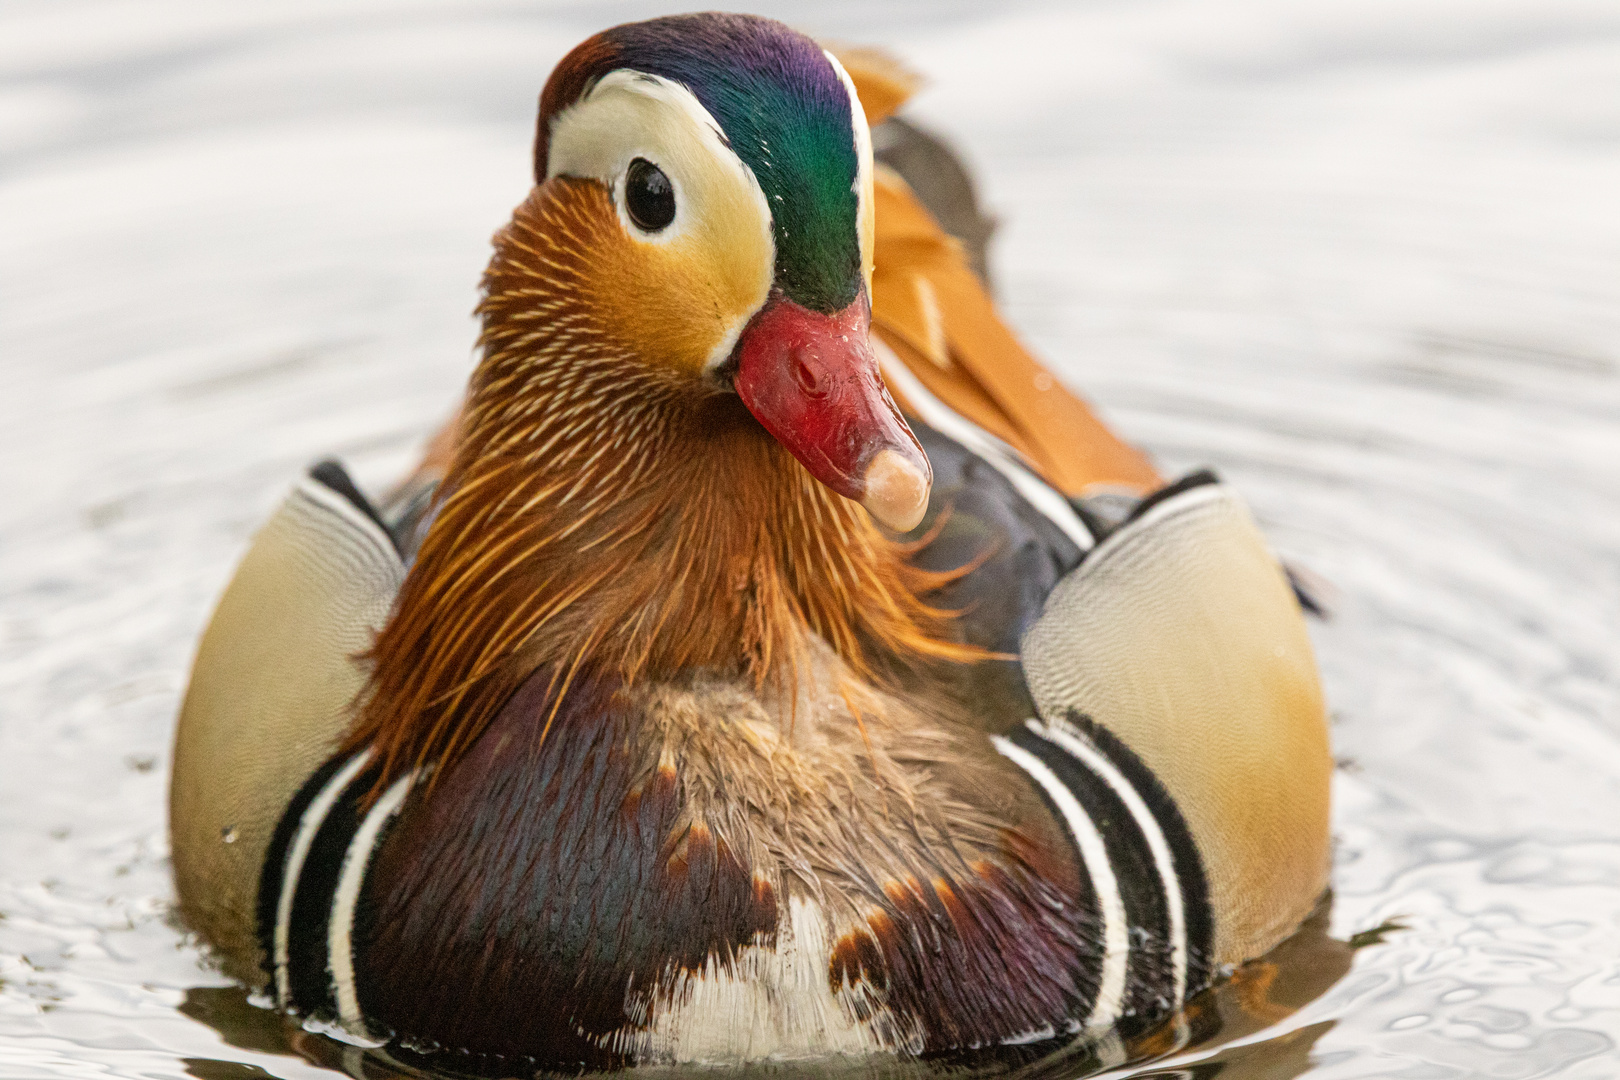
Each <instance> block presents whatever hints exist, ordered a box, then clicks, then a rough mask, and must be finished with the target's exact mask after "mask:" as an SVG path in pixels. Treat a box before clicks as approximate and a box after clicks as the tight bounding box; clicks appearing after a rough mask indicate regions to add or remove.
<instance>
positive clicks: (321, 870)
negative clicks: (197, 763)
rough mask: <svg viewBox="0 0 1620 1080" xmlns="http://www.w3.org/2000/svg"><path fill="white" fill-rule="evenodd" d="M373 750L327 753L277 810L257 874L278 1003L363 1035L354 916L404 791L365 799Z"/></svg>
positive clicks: (407, 782)
mask: <svg viewBox="0 0 1620 1080" xmlns="http://www.w3.org/2000/svg"><path fill="white" fill-rule="evenodd" d="M377 776H378V769H377V767H376V766H375V765H374V764H373V763H372V755H371V751H370V750H363V751H361V752H360V753H358V754H355V755H353V756H351V757H348V758H334V759H333V760H332V761H329V762H327V763H326V765H324V766H322V767H321V768H320V769H319V770H318V771H316V773H315V774H314V775H313V776H311V777H310V778H309V780H308V781H307V782H306V783H305V784H304V786H303V787H302V788H300V789H299V792H298V794H297V795H295V796H294V797H293V800H292V802H290V803H289V804H288V806H287V810H286V812H285V813H284V814H283V815H282V818H281V822H280V824H279V825H277V827H276V832H275V835H274V836H273V837H272V838H271V842H270V848H269V850H268V852H267V853H266V855H265V863H264V870H263V871H262V873H261V875H260V880H259V903H258V914H259V934H260V939H261V942H262V944H263V946H264V950H265V955H266V957H268V960H269V964H270V974H271V979H272V988H273V990H274V992H275V995H276V1003H277V1004H278V1005H279V1006H281V1007H282V1008H284V1009H292V1010H295V1011H297V1012H299V1013H302V1014H304V1015H306V1016H315V1017H320V1018H322V1019H331V1020H336V1021H337V1022H338V1023H339V1024H340V1025H341V1026H342V1027H343V1029H344V1030H345V1031H347V1032H348V1033H349V1034H350V1035H352V1036H356V1037H359V1038H367V1037H369V1036H370V1034H371V1033H370V1032H369V1031H368V1030H367V1027H366V1022H365V1017H364V1016H363V1015H362V1013H361V1010H360V1005H359V1001H358V997H357V995H356V992H355V985H354V940H353V938H354V919H355V907H356V904H357V902H358V900H359V897H360V890H361V888H362V886H363V885H364V884H365V877H366V871H367V869H368V868H369V867H370V865H371V858H372V855H373V854H374V853H375V852H376V850H377V846H378V844H379V843H380V842H381V840H382V838H383V836H384V834H385V833H386V832H387V828H388V825H389V824H390V823H391V822H392V821H393V818H394V816H395V815H396V814H397V813H398V812H399V808H400V805H401V804H402V803H403V802H404V801H405V796H406V795H408V794H410V789H411V786H412V785H413V784H414V782H415V780H416V774H415V773H411V774H408V775H406V776H404V777H401V778H400V779H399V780H396V781H395V782H394V783H393V784H392V785H390V786H389V787H388V789H387V790H386V791H384V792H383V793H382V795H381V796H379V797H378V798H377V799H376V800H375V801H374V802H372V803H371V804H370V806H369V807H368V806H366V805H365V803H366V797H367V795H369V794H370V792H371V791H372V789H373V787H374V785H375V784H376V782H377Z"/></svg>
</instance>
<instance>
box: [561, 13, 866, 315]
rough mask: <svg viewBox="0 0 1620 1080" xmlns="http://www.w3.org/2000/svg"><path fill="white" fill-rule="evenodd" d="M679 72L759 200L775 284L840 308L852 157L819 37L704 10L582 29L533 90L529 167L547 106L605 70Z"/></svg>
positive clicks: (848, 246)
mask: <svg viewBox="0 0 1620 1080" xmlns="http://www.w3.org/2000/svg"><path fill="white" fill-rule="evenodd" d="M621 68H627V69H630V70H633V71H642V72H646V73H647V74H649V75H658V76H661V77H663V78H666V79H670V80H672V81H674V82H677V83H680V84H681V85H683V86H685V87H686V88H687V89H688V90H690V91H692V94H693V95H694V96H695V97H696V98H697V99H698V101H699V102H700V103H701V104H702V105H703V107H704V108H705V109H707V110H708V111H709V114H710V115H711V116H713V117H714V118H715V120H716V121H717V122H718V123H719V124H720V128H721V130H722V131H723V132H724V134H725V136H726V138H727V139H728V140H729V141H730V143H731V148H732V150H734V151H735V152H736V154H737V156H738V157H739V158H741V159H742V161H743V163H744V164H745V165H747V166H748V167H749V168H750V169H751V170H753V173H754V176H755V178H756V179H757V180H758V181H759V185H760V188H761V190H763V191H764V193H765V200H766V203H767V204H768V205H769V206H770V209H771V217H772V228H773V233H774V237H775V241H776V284H777V286H778V287H779V288H781V290H782V291H783V292H784V293H785V294H786V295H787V296H788V298H789V299H791V300H794V301H795V302H797V303H799V304H801V305H803V306H804V307H807V308H809V309H811V310H812V311H821V312H834V311H840V310H842V309H843V308H845V307H846V306H848V305H849V304H850V303H851V302H853V301H854V299H855V297H856V295H857V294H858V293H859V291H860V287H861V253H860V243H859V235H858V229H857V227H856V218H857V215H858V213H859V201H858V198H857V196H856V193H855V182H856V175H857V171H858V169H859V166H860V162H859V159H858V157H857V155H856V151H855V136H854V126H853V125H854V116H853V113H852V110H851V104H850V98H849V92H848V90H846V89H845V87H844V84H843V81H842V80H841V79H839V77H838V73H837V72H836V71H835V70H834V69H833V66H832V62H831V61H829V60H828V59H827V56H826V54H825V53H824V52H823V51H822V49H821V47H820V46H819V45H817V44H816V43H815V42H814V41H811V40H810V39H809V38H807V37H805V36H804V35H803V34H800V33H798V32H797V31H795V30H791V29H789V28H788V27H787V26H784V25H783V24H781V23H779V22H776V21H774V20H772V19H761V18H757V17H754V16H749V15H729V14H722V13H718V12H708V13H704V14H700V15H675V16H670V17H668V18H662V19H651V20H648V21H647V22H639V23H629V24H627V25H624V26H618V27H614V28H613V29H612V30H606V31H603V32H602V33H600V34H598V35H596V36H595V37H593V38H590V39H589V40H587V41H585V42H584V43H582V44H581V45H579V46H578V47H577V48H575V49H574V50H573V51H572V52H570V53H569V54H568V55H567V56H566V57H564V58H563V60H562V62H561V63H560V64H558V65H557V69H556V71H554V72H553V73H552V76H551V79H550V81H548V82H547V83H546V88H545V91H544V93H542V94H541V97H540V124H539V131H538V135H537V137H536V140H535V174H536V179H537V180H544V179H545V173H546V155H547V150H548V147H549V138H550V129H551V120H552V118H553V117H554V116H555V115H556V114H557V113H558V112H559V111H561V110H562V109H565V108H567V107H568V106H569V105H571V104H573V103H574V102H575V101H577V100H578V99H579V97H580V96H581V95H582V94H583V93H585V92H586V90H588V89H589V87H590V85H591V83H592V82H594V81H595V80H596V79H598V78H600V77H601V76H603V75H606V74H607V73H608V72H610V71H615V70H619V69H621Z"/></svg>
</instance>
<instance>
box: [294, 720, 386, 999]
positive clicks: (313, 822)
mask: <svg viewBox="0 0 1620 1080" xmlns="http://www.w3.org/2000/svg"><path fill="white" fill-rule="evenodd" d="M370 760H371V751H370V750H365V751H362V752H361V753H358V754H356V755H355V756H354V757H352V758H350V759H349V761H348V763H347V764H346V765H344V766H343V768H341V769H339V770H338V771H337V772H336V773H335V774H334V775H333V777H332V779H330V780H328V781H327V782H326V786H325V787H323V788H321V790H320V794H318V795H316V796H315V798H314V800H313V801H311V802H310V804H309V805H308V806H307V807H305V808H304V813H303V815H302V816H301V817H300V818H299V819H298V832H297V833H295V834H294V835H293V842H292V846H291V847H289V848H288V850H287V861H286V863H285V864H283V867H282V871H281V893H280V894H279V895H278V896H277V897H276V929H275V937H274V939H273V947H274V950H275V955H274V956H273V957H272V963H273V966H274V970H275V977H276V1003H277V1004H278V1005H280V1006H281V1007H282V1008H284V1009H285V1008H288V1007H290V1006H291V1005H292V985H291V979H290V977H289V974H288V972H287V965H288V963H289V959H288V958H289V952H290V946H289V941H290V940H291V937H292V908H293V899H294V897H295V896H296V895H297V893H298V878H299V875H300V874H302V873H303V871H304V861H305V860H306V859H307V858H309V849H310V845H312V844H314V842H315V834H316V833H317V832H319V831H320V828H321V823H322V822H324V821H325V820H326V815H327V814H328V813H330V812H331V809H332V806H333V804H335V803H336V802H337V801H338V799H339V798H340V797H341V796H342V794H343V789H344V788H346V787H348V786H349V784H350V783H351V782H352V781H353V780H354V778H355V777H356V776H358V775H359V774H360V771H361V770H362V769H364V768H365V767H366V763H367V762H369V761H370Z"/></svg>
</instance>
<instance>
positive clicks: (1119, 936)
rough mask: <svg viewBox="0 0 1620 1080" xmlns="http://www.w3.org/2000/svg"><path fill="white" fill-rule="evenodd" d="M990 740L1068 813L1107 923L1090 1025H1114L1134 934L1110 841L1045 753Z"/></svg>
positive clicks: (1067, 819)
mask: <svg viewBox="0 0 1620 1080" xmlns="http://www.w3.org/2000/svg"><path fill="white" fill-rule="evenodd" d="M990 742H991V744H992V745H993V746H995V748H996V750H997V752H999V753H1000V754H1001V755H1002V756H1003V757H1005V758H1007V759H1008V760H1009V761H1011V762H1012V763H1013V764H1014V765H1017V766H1018V767H1019V768H1020V769H1023V770H1024V771H1025V772H1026V773H1028V774H1029V775H1030V777H1031V778H1033V779H1034V781H1035V782H1036V783H1037V784H1039V785H1041V788H1042V789H1043V790H1044V791H1045V792H1046V794H1047V795H1048V796H1049V797H1050V798H1051V800H1052V802H1053V803H1055V804H1056V805H1057V808H1058V811H1059V812H1060V813H1061V814H1062V815H1063V820H1064V822H1065V823H1066V824H1067V825H1068V826H1069V832H1070V834H1071V835H1072V836H1073V837H1074V842H1075V846H1076V847H1078V848H1079V849H1080V858H1081V859H1082V860H1083V861H1084V862H1085V864H1086V873H1087V874H1088V875H1089V876H1090V877H1091V886H1092V888H1093V889H1094V890H1095V891H1096V893H1097V899H1098V906H1099V907H1100V908H1101V914H1102V922H1103V934H1102V937H1103V965H1102V978H1101V980H1100V982H1099V984H1098V987H1097V1001H1096V1003H1095V1004H1094V1005H1093V1006H1092V1010H1091V1016H1090V1017H1089V1018H1088V1020H1087V1026H1088V1027H1090V1028H1092V1029H1093V1030H1094V1031H1101V1030H1104V1029H1106V1028H1109V1027H1112V1026H1113V1024H1114V1021H1116V1020H1118V1019H1119V1013H1120V1007H1121V1005H1122V1003H1123V1002H1124V1000H1125V975H1126V968H1127V961H1128V960H1129V959H1130V933H1129V927H1127V926H1126V924H1125V899H1124V897H1123V896H1121V895H1120V891H1119V880H1118V879H1117V878H1116V877H1115V876H1114V868H1113V866H1112V865H1111V864H1110V863H1109V862H1108V845H1107V844H1106V843H1105V842H1104V841H1103V838H1102V834H1101V833H1099V832H1098V831H1097V826H1096V825H1095V824H1094V823H1093V822H1092V820H1091V817H1090V815H1088V814H1087V813H1086V811H1085V808H1084V807H1082V806H1081V805H1080V801H1079V800H1078V799H1076V798H1075V797H1074V793H1073V792H1071V791H1070V790H1069V789H1068V786H1067V785H1065V784H1064V783H1063V781H1062V780H1060V779H1058V776H1057V774H1056V773H1054V772H1053V771H1052V770H1051V769H1049V768H1047V767H1046V763H1045V762H1043V761H1041V759H1040V758H1038V757H1036V756H1035V755H1034V754H1032V753H1030V752H1029V751H1028V750H1025V749H1024V748H1023V747H1021V746H1018V745H1016V744H1014V743H1013V742H1012V741H1011V740H1009V739H1006V738H1003V737H1002V736H1000V735H992V736H991V737H990Z"/></svg>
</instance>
